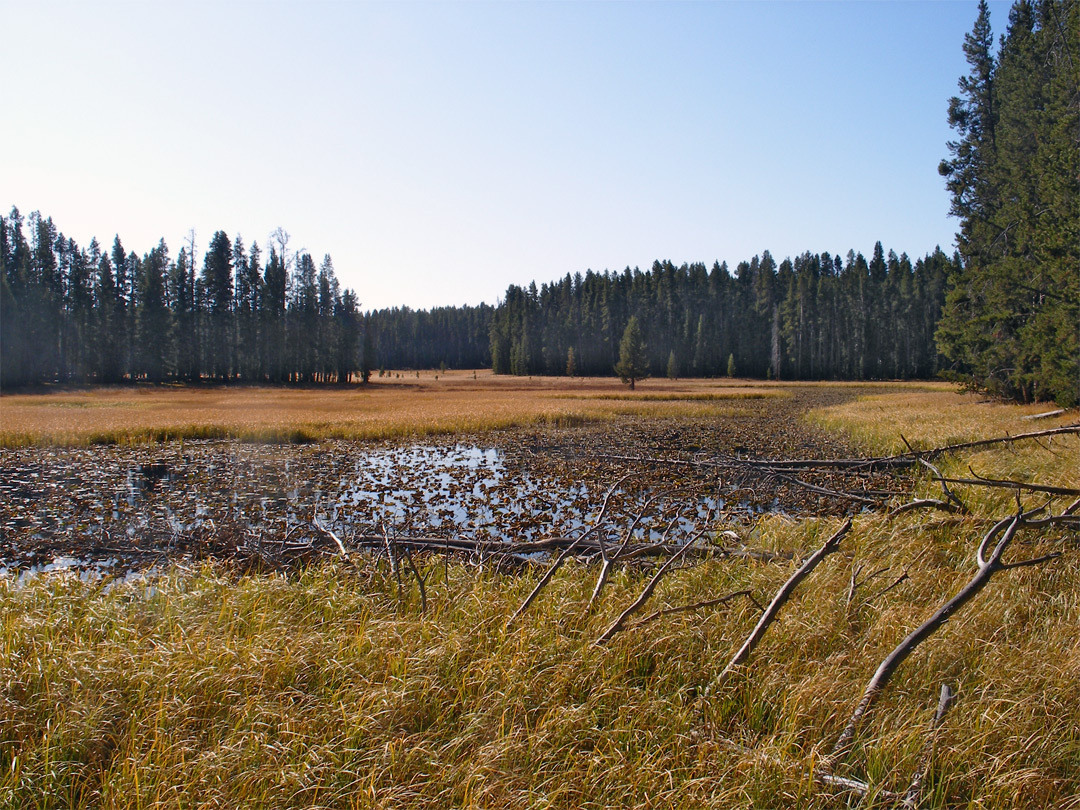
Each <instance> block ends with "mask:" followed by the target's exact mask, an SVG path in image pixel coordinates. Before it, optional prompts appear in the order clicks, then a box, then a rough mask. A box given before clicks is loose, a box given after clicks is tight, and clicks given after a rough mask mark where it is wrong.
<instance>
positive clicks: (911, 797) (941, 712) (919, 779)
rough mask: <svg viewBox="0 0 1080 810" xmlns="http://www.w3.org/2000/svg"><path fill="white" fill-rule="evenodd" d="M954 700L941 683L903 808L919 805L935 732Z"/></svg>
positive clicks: (950, 690) (954, 694) (951, 693)
mask: <svg viewBox="0 0 1080 810" xmlns="http://www.w3.org/2000/svg"><path fill="white" fill-rule="evenodd" d="M955 700H956V693H955V692H954V691H953V690H952V689H950V688H949V685H948V684H947V683H943V684H942V685H941V695H940V696H939V697H938V704H937V711H935V712H934V718H933V719H932V720H931V721H930V731H929V733H928V734H927V736H926V745H925V746H924V748H923V755H922V757H921V758H920V759H919V764H918V766H917V767H916V768H915V773H914V774H912V776H911V785H910V786H909V787H908V789H907V793H905V794H904V801H903V805H902V806H903V807H906V808H914V807H918V805H919V796H920V795H921V794H922V783H923V778H924V777H925V775H926V769H927V768H928V767H929V766H930V757H931V756H933V753H934V743H935V741H936V740H937V730H938V728H939V727H940V726H941V723H942V721H943V720H944V719H945V715H946V714H947V713H948V711H949V708H950V707H951V706H952V704H953V701H955Z"/></svg>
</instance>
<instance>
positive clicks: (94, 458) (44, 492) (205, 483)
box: [0, 387, 902, 570]
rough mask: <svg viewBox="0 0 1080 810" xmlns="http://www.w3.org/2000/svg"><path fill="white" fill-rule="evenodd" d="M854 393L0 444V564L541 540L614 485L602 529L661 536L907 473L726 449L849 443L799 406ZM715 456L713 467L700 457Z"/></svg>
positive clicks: (583, 520)
mask: <svg viewBox="0 0 1080 810" xmlns="http://www.w3.org/2000/svg"><path fill="white" fill-rule="evenodd" d="M851 395H852V394H851V393H850V392H849V391H846V390H840V389H829V388H824V387H815V388H806V389H801V390H797V391H794V392H793V393H792V395H791V396H783V397H769V398H758V399H746V400H743V401H740V402H739V403H738V405H737V407H734V408H733V407H732V406H731V405H730V403H721V404H719V405H718V406H717V407H716V411H715V415H714V416H712V417H708V418H703V417H700V416H694V417H663V418H660V417H644V416H624V417H619V418H616V419H614V420H605V421H599V422H591V423H586V424H585V425H580V426H576V427H558V426H552V425H547V426H537V427H531V428H517V429H509V430H503V431H487V432H484V433H481V434H475V435H463V436H457V437H455V438H453V439H447V438H445V437H444V438H441V439H438V440H428V441H426V442H425V443H423V444H422V445H415V444H402V443H396V444H389V445H388V444H385V443H383V444H372V443H360V442H348V441H327V442H321V443H318V444H314V445H280V444H273V445H265V444H263V445H260V444H251V443H240V442H236V441H228V440H226V441H199V442H186V443H184V442H170V443H165V444H156V445H143V446H127V447H118V446H97V447H78V448H47V449H46V448H33V447H23V448H6V449H0V528H2V530H3V538H2V543H0V565H3V566H5V567H7V568H9V569H17V570H25V569H33V568H35V567H37V568H39V569H40V568H41V567H47V566H50V565H51V566H71V567H76V568H82V567H86V566H92V567H98V568H101V567H105V568H106V569H117V568H118V569H128V568H131V567H143V566H146V565H148V564H153V563H154V562H164V561H166V560H175V559H180V558H193V559H199V558H205V557H214V558H223V559H231V560H236V561H238V562H239V563H241V564H242V565H244V566H258V567H266V566H270V567H275V566H279V565H290V564H295V563H299V562H303V561H306V560H310V559H311V558H312V557H313V556H321V555H324V554H335V553H338V552H339V550H340V547H339V546H338V545H337V542H336V541H335V540H334V539H333V538H334V536H336V537H337V538H338V539H339V540H342V541H344V542H345V543H346V544H347V545H349V546H350V547H357V546H361V547H362V546H364V545H365V544H369V545H371V544H378V545H382V542H381V538H383V537H384V536H393V537H407V536H419V537H423V538H426V540H427V541H429V543H431V544H441V545H442V547H444V548H445V549H446V550H448V551H449V550H457V551H471V552H476V551H477V550H478V548H479V547H480V545H481V544H484V543H486V544H488V545H487V546H485V547H495V548H502V547H505V546H507V545H513V544H517V543H520V542H529V543H533V544H534V545H532V546H529V547H526V548H527V550H529V551H534V550H536V549H537V548H538V547H537V546H536V545H535V543H537V542H538V541H540V540H542V539H544V538H551V537H555V538H567V539H568V541H569V538H572V537H573V536H575V535H576V534H580V532H581V530H583V529H584V528H585V527H587V526H591V525H592V524H593V523H594V522H595V521H596V520H597V519H598V515H599V508H600V501H601V498H602V497H603V495H604V494H605V493H606V492H608V490H609V489H611V490H612V492H611V504H610V509H609V510H608V512H607V515H606V517H605V519H606V520H607V521H608V522H609V524H610V525H609V526H608V527H606V529H605V531H606V533H607V535H608V539H609V540H610V541H612V542H615V541H618V540H619V539H620V536H621V533H623V532H625V531H628V530H630V529H631V524H633V526H632V528H633V531H634V532H636V534H635V538H636V539H640V540H641V541H642V542H646V541H653V542H655V541H658V540H660V539H665V540H667V539H672V540H675V539H677V538H678V537H680V536H681V537H683V538H684V539H685V537H688V536H689V533H690V532H691V531H692V530H694V529H696V528H697V527H698V526H699V525H703V524H705V523H707V522H712V523H715V522H716V521H717V519H718V518H723V519H725V520H726V521H727V522H731V523H743V524H745V523H748V522H749V521H751V520H752V519H753V518H754V517H755V516H756V515H758V514H761V513H763V512H784V513H788V514H792V515H808V514H814V515H821V514H829V515H835V514H843V513H849V512H852V511H856V510H859V509H862V508H865V507H866V506H868V505H870V504H874V503H877V502H879V501H881V500H882V499H883V498H885V497H887V496H888V495H889V494H891V493H895V492H897V491H899V490H900V489H901V488H902V487H901V486H900V485H899V484H898V482H897V481H896V480H895V479H893V478H892V477H890V476H888V475H886V474H884V473H867V474H865V475H859V476H856V477H854V478H853V477H852V476H851V475H850V474H841V473H838V472H836V471H828V470H824V471H810V472H808V473H800V475H799V477H798V478H797V479H796V478H795V477H793V476H790V475H778V474H776V473H775V472H774V471H769V470H762V469H759V468H755V467H754V466H752V465H742V464H739V463H735V464H734V466H733V465H732V461H733V460H734V461H735V462H738V461H739V460H740V459H751V458H753V459H777V458H790V457H802V458H824V457H838V456H845V455H848V454H850V453H851V450H850V448H849V447H846V446H845V445H844V444H843V442H842V441H841V440H839V439H837V438H835V437H833V436H830V435H828V434H826V433H825V432H824V431H821V430H819V429H816V428H814V427H812V426H809V425H808V424H807V423H806V421H805V419H803V416H804V415H805V413H806V411H807V410H809V409H810V408H814V407H820V406H823V405H829V404H834V403H837V402H841V401H843V400H846V399H849V398H850V397H851ZM715 459H723V460H725V462H726V463H725V466H724V467H723V469H717V468H712V467H710V466H709V465H710V462H711V460H715ZM616 481H619V482H620V483H619V485H618V486H617V487H614V488H613V487H612V484H613V483H614V482H616ZM652 496H655V497H653V500H651V501H650V500H649V499H650V497H652ZM316 517H317V518H318V520H317V522H316V520H314V518H316ZM673 529H676V530H677V531H675V532H674V533H672V530H673ZM327 530H329V531H327ZM463 538H464V540H463ZM602 541H603V536H602V537H601V541H600V542H602ZM558 545H559V543H558V542H555V543H554V544H552V545H551V546H549V547H558ZM564 545H565V544H564ZM591 550H592V551H595V549H594V548H593V549H591ZM582 551H583V552H585V553H589V552H590V548H589V547H588V546H585V547H583V548H582ZM519 556H520V555H519Z"/></svg>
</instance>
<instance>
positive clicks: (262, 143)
mask: <svg viewBox="0 0 1080 810" xmlns="http://www.w3.org/2000/svg"><path fill="white" fill-rule="evenodd" d="M990 7H991V18H992V22H993V24H994V29H995V31H996V32H998V33H1000V32H1001V31H1003V30H1004V26H1005V24H1006V21H1007V16H1008V8H1009V4H1008V3H1005V2H992V3H991V4H990ZM975 15H976V2H975V0H925V1H922V2H916V1H915V0H905V1H904V2H870V1H869V0H863V1H862V2H853V1H849V2H715V3H706V2H693V3H690V2H688V3H679V2H657V3H646V2H632V3H631V2H543V3H534V2H509V1H507V2H493V3H485V2H463V3H457V2H436V3H431V2H381V3H376V2H345V1H342V2H317V1H314V0H308V1H307V2H255V0H251V1H249V2H235V1H234V0H219V1H218V2H180V1H179V0H175V1H173V2H154V1H152V0H146V1H145V2H135V1H134V0H129V1H128V2H95V1H94V0H81V1H80V2H70V3H56V2H44V1H35V2H28V1H27V0H0V31H2V32H3V34H2V41H3V42H2V47H0V71H2V75H3V76H4V79H5V80H4V83H3V88H4V89H3V93H2V98H3V105H2V110H3V111H2V112H0V207H2V208H3V210H4V211H5V213H6V211H8V210H10V207H11V206H12V205H17V206H18V207H19V209H20V210H21V211H22V213H23V214H24V215H25V214H27V213H29V212H30V211H33V210H40V211H41V212H42V214H43V215H46V216H52V217H53V219H54V221H55V222H56V224H57V226H58V227H59V228H60V230H61V231H63V232H64V234H65V235H67V236H70V237H72V238H74V239H75V240H76V241H77V242H79V243H80V244H81V245H83V246H85V245H87V244H88V243H89V241H90V239H91V237H93V236H96V237H97V238H98V240H99V241H100V242H101V243H102V244H103V245H105V246H109V245H111V244H112V239H113V236H114V235H115V234H119V235H120V237H121V240H122V241H123V243H124V246H125V247H126V248H127V249H128V250H136V251H137V252H139V253H140V254H141V253H144V252H146V251H148V250H149V249H150V248H152V247H154V246H155V245H156V244H157V242H158V240H159V239H160V238H164V239H165V241H166V243H167V244H168V246H169V249H170V253H171V255H172V256H173V257H174V258H175V256H176V254H177V253H178V252H179V249H180V247H181V246H182V245H183V244H184V241H185V238H186V236H187V234H188V232H189V230H190V229H192V228H194V229H195V232H196V239H197V248H198V251H199V252H198V256H199V261H200V266H201V255H202V249H203V248H205V247H206V245H207V244H208V242H209V240H210V237H211V236H212V235H213V233H214V231H217V230H224V231H226V233H228V234H229V236H230V237H234V236H235V235H236V234H240V235H241V236H242V237H243V238H244V241H245V243H246V244H247V245H250V244H251V242H252V241H253V240H255V241H258V242H259V244H260V245H261V246H263V247H266V246H267V236H268V234H269V233H270V232H271V231H272V230H274V229H275V228H277V227H279V226H280V227H282V228H284V229H285V230H286V231H288V232H289V233H290V235H291V237H292V241H291V243H290V247H291V248H294V249H306V250H307V251H309V252H310V253H312V254H313V256H314V257H315V260H316V263H318V262H320V261H321V260H322V257H323V255H324V254H326V253H329V254H330V255H331V256H332V257H333V261H334V267H335V270H336V272H337V274H338V277H339V279H340V280H341V281H342V283H343V285H345V286H348V287H352V288H353V289H355V290H356V291H357V294H358V296H359V298H360V301H361V306H362V307H363V308H364V309H369V308H378V307H384V306H400V305H407V306H411V307H415V308H427V307H431V306H439V305H460V304H477V303H479V302H481V301H486V302H488V303H495V302H496V300H497V299H498V298H500V297H501V296H502V295H503V294H504V292H505V290H506V287H507V286H508V285H509V284H511V283H517V284H528V282H529V281H532V280H536V281H537V282H538V283H541V282H544V281H550V280H553V279H557V278H560V277H562V276H564V275H565V274H567V273H575V272H584V271H585V270H587V269H592V270H596V271H603V270H605V269H610V270H621V269H622V268H624V267H626V266H630V267H635V266H640V267H641V268H642V269H647V268H648V267H649V266H650V265H651V264H652V262H653V260H654V259H670V260H671V261H673V262H675V263H676V264H681V263H683V262H694V261H702V262H707V263H709V264H711V263H712V262H713V261H714V260H720V261H724V260H726V261H728V262H729V263H730V264H732V265H734V264H735V263H737V262H739V261H741V260H744V259H748V258H750V257H751V256H752V255H754V254H756V253H760V252H761V251H763V250H770V251H771V252H772V254H773V255H774V257H776V258H777V259H782V258H784V257H786V256H794V255H796V254H798V253H801V252H803V251H805V250H811V251H814V252H820V251H825V250H827V251H829V252H831V253H838V252H839V253H846V252H847V250H848V249H849V248H853V249H855V250H857V251H863V252H864V253H869V252H870V251H871V250H872V249H873V245H874V242H875V241H877V240H881V241H882V243H883V244H884V245H885V247H886V249H893V250H896V252H897V253H900V252H905V251H906V252H907V253H909V254H910V255H912V256H922V255H924V254H925V253H927V252H929V251H931V250H933V249H934V247H935V246H936V245H941V246H942V247H943V248H945V249H946V250H951V247H952V245H953V238H954V233H955V230H956V228H955V221H954V220H952V219H950V218H949V217H948V206H949V200H948V196H947V194H946V192H945V190H944V183H943V181H942V179H941V178H940V177H939V176H938V174H937V165H938V162H939V161H940V160H941V158H943V157H944V156H945V155H946V147H945V142H946V141H947V140H948V139H949V138H950V137H952V133H951V131H950V130H949V128H948V126H947V122H946V107H947V101H948V98H949V97H950V96H952V95H955V94H956V92H957V88H956V82H957V79H958V78H959V76H960V75H962V74H963V73H966V71H967V66H966V63H965V62H964V56H963V52H962V50H961V45H962V43H963V38H964V34H965V33H966V32H968V31H969V30H970V29H971V27H972V24H973V23H974V20H975ZM264 255H265V254H264Z"/></svg>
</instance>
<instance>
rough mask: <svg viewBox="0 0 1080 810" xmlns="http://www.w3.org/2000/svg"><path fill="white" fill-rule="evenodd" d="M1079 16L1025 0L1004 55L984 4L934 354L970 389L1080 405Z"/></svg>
mask: <svg viewBox="0 0 1080 810" xmlns="http://www.w3.org/2000/svg"><path fill="white" fill-rule="evenodd" d="M1078 42H1080V3H1077V2H1075V0H1042V1H1041V2H1039V3H1032V2H1028V1H1027V0H1020V2H1017V3H1015V4H1014V5H1013V7H1012V10H1011V12H1010V15H1009V27H1008V31H1007V33H1006V35H1005V36H1004V37H1003V38H1002V41H1001V46H1000V49H999V51H998V53H997V54H995V53H994V50H993V47H992V46H993V42H992V39H991V36H990V24H989V11H988V9H987V7H986V4H985V2H982V3H980V5H979V13H978V18H977V20H976V23H975V26H974V29H973V30H972V32H971V33H970V34H969V35H968V36H967V37H966V39H965V42H964V52H965V54H966V56H967V60H968V64H969V65H970V73H969V74H968V75H967V76H964V77H962V78H961V79H960V83H959V84H960V91H961V92H960V96H958V97H956V98H953V99H952V100H951V101H950V103H949V123H950V124H951V125H952V127H953V129H954V130H955V131H956V133H957V135H958V136H959V137H958V140H957V141H953V142H950V143H949V144H948V147H949V152H950V158H949V159H947V160H945V161H942V164H941V167H940V172H941V174H942V175H943V176H944V177H945V178H946V185H947V187H948V189H949V191H950V192H951V193H952V195H953V203H952V213H953V215H954V216H956V217H957V218H958V219H959V220H960V234H959V236H958V244H959V248H960V253H961V256H962V259H963V261H962V265H961V266H959V267H957V268H955V271H954V272H953V273H952V274H951V276H950V279H949V291H948V295H947V300H946V306H945V310H944V312H943V315H942V319H941V323H940V324H939V326H938V329H937V339H938V345H939V347H940V349H941V352H942V354H943V355H945V356H946V357H947V358H949V359H950V360H951V361H952V364H953V365H952V371H953V372H954V373H956V374H957V375H958V376H960V377H961V379H964V380H966V382H967V383H968V384H969V385H970V386H971V387H973V388H978V389H982V390H986V391H990V392H992V393H995V394H999V395H1002V396H1006V397H1011V398H1015V399H1019V400H1023V401H1031V400H1038V399H1056V400H1057V401H1058V403H1059V404H1061V405H1066V406H1067V405H1073V404H1075V403H1076V402H1077V399H1078V394H1080V391H1078V389H1080V336H1078V331H1080V188H1078V184H1080V148H1078V143H1080V66H1078V62H1077V60H1078V58H1080V52H1078V49H1077V43H1078Z"/></svg>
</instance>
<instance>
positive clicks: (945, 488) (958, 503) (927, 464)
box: [919, 458, 968, 514]
mask: <svg viewBox="0 0 1080 810" xmlns="http://www.w3.org/2000/svg"><path fill="white" fill-rule="evenodd" d="M919 463H920V464H922V465H923V466H924V467H926V468H927V469H928V470H930V472H932V473H933V474H934V475H935V476H937V480H938V481H939V482H941V491H942V492H944V493H945V497H946V498H948V499H949V501H950V502H952V503H954V504H956V506H957V508H958V509H959V510H960V511H961V512H963V513H964V514H967V512H968V508H967V504H965V503H964V502H963V501H962V500H960V499H959V498H958V497H956V495H955V494H954V493H953V491H952V490H951V489H949V485H948V484H947V483H945V476H943V475H942V474H941V470H939V469H938V468H937V467H935V466H934V465H933V464H931V463H930V462H929V461H927V460H926V459H925V458H919Z"/></svg>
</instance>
